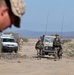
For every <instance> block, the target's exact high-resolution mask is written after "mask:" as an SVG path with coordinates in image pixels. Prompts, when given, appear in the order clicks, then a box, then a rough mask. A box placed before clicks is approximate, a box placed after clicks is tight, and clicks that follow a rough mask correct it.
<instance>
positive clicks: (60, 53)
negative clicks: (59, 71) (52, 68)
mask: <svg viewBox="0 0 74 75" xmlns="http://www.w3.org/2000/svg"><path fill="white" fill-rule="evenodd" d="M62 53H63V51H62V47H61V46H60V49H59V52H58V54H59V55H58V56H59V58H62Z"/></svg>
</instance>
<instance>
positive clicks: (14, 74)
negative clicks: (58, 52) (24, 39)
mask: <svg viewBox="0 0 74 75" xmlns="http://www.w3.org/2000/svg"><path fill="white" fill-rule="evenodd" d="M29 41H30V42H29V43H25V44H24V45H23V48H22V50H20V51H19V54H20V55H22V56H23V55H26V58H17V59H10V60H9V59H0V75H74V60H73V59H69V58H66V57H64V56H63V58H62V59H61V60H58V61H54V59H53V57H52V56H51V57H49V56H46V57H45V58H42V59H41V60H38V59H37V58H36V56H37V55H36V50H35V48H34V45H35V42H36V40H32V39H30V40H29ZM34 41H35V42H34Z"/></svg>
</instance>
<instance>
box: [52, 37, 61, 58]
mask: <svg viewBox="0 0 74 75" xmlns="http://www.w3.org/2000/svg"><path fill="white" fill-rule="evenodd" d="M57 47H59V50H58V57H59V58H60V56H62V46H61V41H60V38H55V39H54V41H53V49H55V48H57Z"/></svg>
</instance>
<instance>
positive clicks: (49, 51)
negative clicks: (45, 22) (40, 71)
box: [39, 35, 59, 59]
mask: <svg viewBox="0 0 74 75" xmlns="http://www.w3.org/2000/svg"><path fill="white" fill-rule="evenodd" d="M55 38H56V37H55V36H48V35H45V37H44V40H43V43H44V49H43V50H41V53H39V54H40V55H39V56H40V57H44V56H45V55H49V56H51V55H52V56H54V57H55V58H56V59H57V58H58V50H59V48H55V49H53V41H54V39H55Z"/></svg>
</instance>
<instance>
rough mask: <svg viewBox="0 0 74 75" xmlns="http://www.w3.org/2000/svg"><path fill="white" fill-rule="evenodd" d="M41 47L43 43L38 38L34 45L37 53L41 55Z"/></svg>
mask: <svg viewBox="0 0 74 75" xmlns="http://www.w3.org/2000/svg"><path fill="white" fill-rule="evenodd" d="M43 48H44V44H43V42H42V40H41V39H40V40H38V41H37V43H36V45H35V49H36V50H37V55H38V54H39V55H41V50H43Z"/></svg>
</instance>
